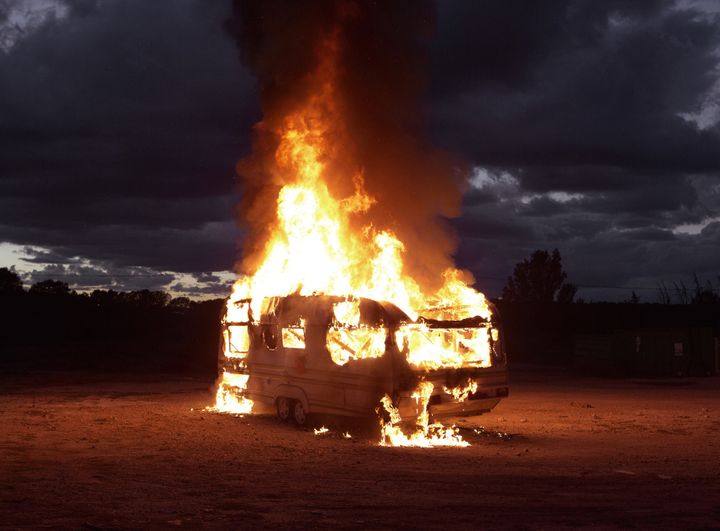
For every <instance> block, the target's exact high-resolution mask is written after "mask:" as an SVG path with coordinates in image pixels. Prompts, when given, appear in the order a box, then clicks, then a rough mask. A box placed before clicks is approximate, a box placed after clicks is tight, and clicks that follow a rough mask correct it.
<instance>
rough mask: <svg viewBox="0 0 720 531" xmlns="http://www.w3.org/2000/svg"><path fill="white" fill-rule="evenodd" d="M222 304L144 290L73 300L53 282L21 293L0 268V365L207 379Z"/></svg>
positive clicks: (61, 285) (99, 292)
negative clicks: (204, 376) (187, 374)
mask: <svg viewBox="0 0 720 531" xmlns="http://www.w3.org/2000/svg"><path fill="white" fill-rule="evenodd" d="M223 303H224V301H223V299H214V300H208V301H192V300H190V299H189V298H187V297H176V298H172V297H171V296H170V295H169V294H168V293H165V292H162V291H151V290H138V291H129V292H122V291H115V290H94V291H92V292H89V293H80V292H77V291H74V290H71V289H70V288H69V286H68V284H67V283H65V282H61V281H58V280H44V281H42V282H37V283H35V284H33V285H32V286H30V288H29V289H27V290H25V289H24V288H23V284H22V281H21V279H20V277H19V276H18V275H17V273H15V272H14V271H12V270H10V269H8V268H0V322H2V325H1V327H0V330H1V333H0V363H1V364H2V365H3V367H4V368H5V370H12V369H13V367H15V368H18V369H20V368H23V369H27V368H44V369H73V370H75V369H78V370H93V371H113V372H122V371H127V372H138V371H140V372H143V371H152V372H161V373H162V372H164V373H181V372H192V373H195V374H207V375H212V374H214V373H215V371H216V363H217V362H216V358H217V349H218V347H219V338H220V318H221V315H222V311H223Z"/></svg>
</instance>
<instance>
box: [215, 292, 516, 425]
mask: <svg viewBox="0 0 720 531" xmlns="http://www.w3.org/2000/svg"><path fill="white" fill-rule="evenodd" d="M492 310H493V311H492V312H491V317H490V318H483V317H480V316H475V317H470V318H467V319H462V320H437V319H430V318H423V317H419V318H418V319H417V320H412V319H411V318H409V317H408V316H407V315H406V314H405V313H404V312H403V311H402V310H400V309H399V308H398V307H397V306H395V305H394V304H391V303H388V302H379V301H375V300H371V299H367V298H353V299H347V298H343V297H334V296H320V295H313V296H301V295H289V296H283V297H269V298H265V299H263V300H262V302H261V304H253V301H251V300H250V299H243V300H238V301H229V303H228V312H227V315H226V317H225V319H224V321H223V347H222V348H221V353H220V368H221V371H222V372H223V379H222V381H221V383H220V387H219V390H218V393H219V396H220V393H225V394H228V395H234V396H235V397H236V398H237V397H242V398H237V399H239V400H244V401H245V402H246V403H248V404H251V407H252V409H253V411H255V412H260V411H263V410H264V411H265V412H268V411H271V410H275V411H276V412H277V415H278V416H279V417H280V418H281V419H282V420H287V421H290V420H292V421H294V422H295V423H297V424H299V425H303V424H305V423H306V420H307V415H308V414H309V413H323V414H333V415H342V416H369V415H375V414H376V412H377V411H378V407H379V406H380V404H381V401H382V402H383V404H385V409H386V410H387V411H388V412H389V413H392V414H394V416H395V417H396V420H402V421H406V420H410V419H415V418H419V416H420V415H422V414H423V411H424V410H426V411H427V412H429V414H430V416H432V417H434V418H441V417H445V416H456V415H476V414H480V413H483V412H487V411H489V410H491V409H492V408H493V407H495V405H497V403H498V402H499V401H500V400H501V399H502V398H503V397H506V396H507V395H508V381H507V371H506V359H505V353H504V351H503V336H502V330H501V325H500V322H499V316H498V314H497V312H496V311H494V309H492ZM421 388H422V389H423V390H424V393H425V396H423V397H422V399H419V395H418V389H421ZM383 397H388V398H383ZM385 401H391V404H392V405H390V404H387V403H385ZM398 417H399V419H398Z"/></svg>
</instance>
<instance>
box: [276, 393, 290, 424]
mask: <svg viewBox="0 0 720 531" xmlns="http://www.w3.org/2000/svg"><path fill="white" fill-rule="evenodd" d="M275 409H276V411H277V416H278V418H279V419H280V420H282V421H283V422H288V421H289V420H290V415H291V414H292V410H293V401H292V400H290V399H289V398H286V397H284V396H279V397H277V400H275Z"/></svg>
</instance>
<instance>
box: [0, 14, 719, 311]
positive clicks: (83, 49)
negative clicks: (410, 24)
mask: <svg viewBox="0 0 720 531" xmlns="http://www.w3.org/2000/svg"><path fill="white" fill-rule="evenodd" d="M229 10H230V2H229V1H228V2H225V1H223V0H216V1H212V2H209V1H206V0H153V1H147V0H0V242H3V243H0V266H15V267H16V268H17V270H18V271H20V272H24V273H27V275H26V277H25V278H26V281H28V282H32V281H36V280H39V279H44V278H60V279H64V280H67V281H69V282H71V283H73V284H74V285H75V286H76V287H80V288H92V287H101V288H107V287H116V288H121V289H136V288H145V287H147V288H153V289H172V290H173V292H175V293H177V294H180V293H187V294H191V295H200V294H203V293H205V294H209V293H217V294H218V295H224V294H225V290H226V289H227V283H228V281H229V279H230V278H232V277H231V275H230V274H229V273H228V271H229V270H231V269H232V266H233V263H234V261H235V259H236V257H237V256H238V254H239V252H240V249H241V245H242V234H241V232H240V231H239V230H238V229H236V228H235V224H234V222H233V220H232V219H233V208H234V205H236V204H237V202H238V200H239V193H238V192H237V191H236V187H235V170H234V167H235V162H236V161H237V160H238V159H239V158H241V157H242V156H243V155H245V154H246V153H247V152H248V150H249V142H250V133H251V128H252V125H253V123H254V122H256V121H257V120H258V119H259V117H260V110H259V102H258V94H257V89H256V87H255V83H254V79H253V78H252V76H251V75H250V73H249V72H248V71H247V70H246V69H245V68H244V67H243V65H242V64H241V62H240V61H239V59H238V52H237V47H236V44H235V42H233V40H232V38H231V37H230V36H229V35H228V34H227V32H225V31H224V30H223V24H224V21H225V20H226V19H227V17H228V14H229ZM719 15H720V1H714V0H706V1H678V2H674V1H669V0H666V1H652V0H626V1H620V0H607V1H602V2H601V1H597V0H556V1H547V2H538V1H535V0H527V1H508V0H504V1H489V0H488V1H480V0H472V1H471V0H465V1H458V0H443V1H442V2H440V5H439V7H438V10H437V21H436V25H437V27H436V33H435V36H434V38H433V40H432V42H431V45H430V46H431V48H430V61H429V64H428V70H427V80H428V91H427V109H428V112H429V116H430V118H431V120H430V134H431V135H432V138H433V140H434V141H435V143H436V144H438V145H439V146H442V147H444V148H446V149H448V150H450V151H452V152H454V153H457V154H459V155H460V156H461V157H463V158H464V159H465V160H467V161H468V162H469V163H470V165H471V168H472V171H471V174H470V175H468V179H469V183H470V185H469V187H468V189H467V191H466V194H465V198H464V210H463V214H462V216H461V217H460V218H458V219H455V220H453V222H452V223H453V225H454V226H455V227H456V230H457V232H458V235H459V242H460V247H459V250H458V254H457V258H458V262H459V264H460V265H461V266H462V267H465V268H468V269H470V270H471V271H473V272H474V273H475V275H476V277H477V278H478V282H477V285H478V287H479V288H480V289H483V290H485V291H487V292H488V293H489V294H491V295H496V294H498V293H499V291H500V288H501V287H502V284H503V280H502V279H504V278H505V277H507V275H508V274H509V273H510V271H511V270H512V266H513V264H514V263H515V262H517V261H518V260H520V259H522V258H523V257H525V256H526V255H527V254H529V253H530V252H531V251H532V250H534V249H537V248H546V249H552V248H554V247H557V248H558V249H559V250H560V252H561V253H562V255H563V261H564V263H565V265H566V269H567V270H568V273H569V276H570V279H571V280H572V281H574V282H575V283H577V284H578V285H579V286H581V290H580V295H581V296H584V297H586V298H589V299H596V300H597V299H608V300H622V299H624V298H628V297H629V295H630V292H629V290H628V289H627V288H639V289H638V290H637V291H638V295H639V296H640V297H641V299H642V300H647V301H654V300H655V299H656V292H655V286H656V283H657V282H658V281H665V282H667V283H671V282H673V281H680V280H684V281H685V282H688V280H689V278H690V276H691V275H692V274H693V273H696V274H698V275H699V276H700V277H701V278H703V279H712V280H713V281H715V282H716V286H717V285H718V283H717V277H718V275H720V126H719V125H718V122H719V121H720V18H718V17H719ZM618 288H626V289H618Z"/></svg>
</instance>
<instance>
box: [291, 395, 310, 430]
mask: <svg viewBox="0 0 720 531" xmlns="http://www.w3.org/2000/svg"><path fill="white" fill-rule="evenodd" d="M293 420H294V421H295V424H297V425H298V426H305V424H306V423H307V411H305V406H303V403H302V402H300V400H295V401H294V402H293Z"/></svg>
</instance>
